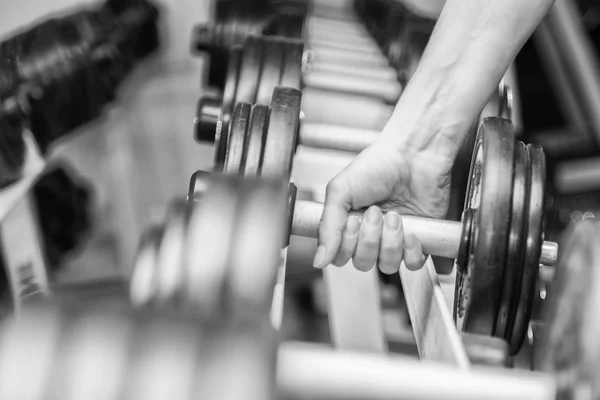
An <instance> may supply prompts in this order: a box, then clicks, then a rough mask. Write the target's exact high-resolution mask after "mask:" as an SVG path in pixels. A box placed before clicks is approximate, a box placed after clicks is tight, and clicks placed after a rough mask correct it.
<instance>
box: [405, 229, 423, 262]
mask: <svg viewBox="0 0 600 400" xmlns="http://www.w3.org/2000/svg"><path fill="white" fill-rule="evenodd" d="M423 264H425V255H424V254H423V247H422V246H421V242H420V241H419V239H417V237H416V236H415V235H413V234H409V235H405V237H404V265H406V268H407V269H408V270H409V271H417V270H418V269H421V267H422V266H423Z"/></svg>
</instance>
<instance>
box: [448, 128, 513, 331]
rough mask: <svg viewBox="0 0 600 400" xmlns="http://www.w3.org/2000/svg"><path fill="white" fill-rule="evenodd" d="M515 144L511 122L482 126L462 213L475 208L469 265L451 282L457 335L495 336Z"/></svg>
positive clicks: (474, 151) (472, 161) (506, 238)
mask: <svg viewBox="0 0 600 400" xmlns="http://www.w3.org/2000/svg"><path fill="white" fill-rule="evenodd" d="M514 144H515V139H514V131H513V128H512V124H511V122H510V121H508V120H504V119H500V118H487V119H485V120H484V121H483V123H482V124H481V127H480V129H479V132H478V134H477V138H476V141H475V147H474V150H473V158H472V160H471V169H470V172H469V176H470V179H469V183H468V187H467V196H466V200H465V209H469V208H473V209H474V215H473V226H472V229H471V240H470V245H469V247H470V249H469V252H468V254H469V260H468V264H467V268H466V269H464V270H463V273H458V274H457V280H456V296H455V304H454V317H455V319H456V323H457V327H458V329H459V330H460V331H466V332H469V333H477V334H483V335H488V336H491V335H492V334H493V331H494V325H495V322H496V316H497V313H498V308H499V305H500V298H501V295H502V285H503V278H504V265H505V252H506V246H507V243H508V230H509V223H510V205H511V198H512V180H513V171H512V170H513V160H514Z"/></svg>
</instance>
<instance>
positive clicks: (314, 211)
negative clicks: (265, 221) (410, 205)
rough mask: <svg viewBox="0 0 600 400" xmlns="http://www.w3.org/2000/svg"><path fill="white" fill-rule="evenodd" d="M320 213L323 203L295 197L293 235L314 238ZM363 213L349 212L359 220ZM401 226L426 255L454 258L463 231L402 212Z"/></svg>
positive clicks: (451, 223)
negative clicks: (415, 239)
mask: <svg viewBox="0 0 600 400" xmlns="http://www.w3.org/2000/svg"><path fill="white" fill-rule="evenodd" d="M322 214H323V204H322V203H317V202H313V201H306V200H297V201H296V205H295V207H294V217H293V219H292V234H293V235H297V236H304V237H311V238H316V237H317V233H318V231H319V222H320V221H321V215H322ZM363 214H364V212H363V211H351V212H350V215H356V216H358V217H360V218H361V219H362V216H363ZM402 225H403V227H404V232H405V235H406V234H414V235H415V236H416V237H417V238H418V239H419V241H420V242H421V244H422V246H423V252H424V253H425V254H431V255H435V256H440V257H448V258H456V256H457V254H458V247H459V244H460V238H461V231H462V224H461V223H460V222H456V221H446V220H438V219H432V218H425V217H415V216H412V215H403V216H402Z"/></svg>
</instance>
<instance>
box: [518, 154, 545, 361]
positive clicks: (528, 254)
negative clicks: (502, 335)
mask: <svg viewBox="0 0 600 400" xmlns="http://www.w3.org/2000/svg"><path fill="white" fill-rule="evenodd" d="M527 149H528V150H529V158H530V162H531V177H530V182H531V183H530V186H531V189H530V191H529V204H528V207H527V208H528V212H527V214H526V216H527V220H526V222H525V224H526V225H525V235H524V236H523V238H524V240H525V243H524V244H525V253H524V255H525V257H524V263H523V275H522V278H521V288H520V290H519V292H518V296H519V297H518V304H517V308H516V315H515V318H514V326H513V328H512V333H511V334H510V339H509V344H510V352H511V354H516V353H517V352H518V351H519V349H520V348H521V345H522V344H523V340H524V339H525V335H526V334H527V328H528V326H529V319H530V316H531V308H532V306H533V299H534V297H535V288H536V283H537V277H538V271H539V260H540V253H541V249H542V243H543V237H544V229H543V223H544V220H543V214H544V196H545V185H546V159H545V157H544V151H543V150H542V148H541V147H540V146H537V145H531V144H529V145H527Z"/></svg>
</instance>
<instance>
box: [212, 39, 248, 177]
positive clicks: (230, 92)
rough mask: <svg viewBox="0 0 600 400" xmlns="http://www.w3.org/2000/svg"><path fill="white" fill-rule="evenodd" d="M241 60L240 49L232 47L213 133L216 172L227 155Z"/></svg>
mask: <svg viewBox="0 0 600 400" xmlns="http://www.w3.org/2000/svg"><path fill="white" fill-rule="evenodd" d="M241 58H242V48H241V47H240V46H234V47H232V48H231V50H230V52H229V63H228V64H227V79H226V84H225V89H224V90H223V100H222V103H221V111H220V115H219V121H218V122H217V129H216V132H215V168H216V169H217V170H218V169H220V168H222V167H223V165H224V163H225V154H226V153H227V135H228V132H229V121H230V120H231V113H232V112H233V107H234V105H235V98H236V92H237V87H238V77H239V72H240V64H241Z"/></svg>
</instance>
